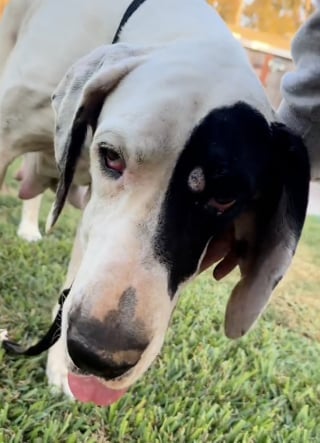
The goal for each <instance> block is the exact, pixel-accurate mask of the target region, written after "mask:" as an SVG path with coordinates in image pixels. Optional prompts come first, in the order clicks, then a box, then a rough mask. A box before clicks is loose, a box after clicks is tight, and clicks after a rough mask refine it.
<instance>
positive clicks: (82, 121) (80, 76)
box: [47, 44, 150, 229]
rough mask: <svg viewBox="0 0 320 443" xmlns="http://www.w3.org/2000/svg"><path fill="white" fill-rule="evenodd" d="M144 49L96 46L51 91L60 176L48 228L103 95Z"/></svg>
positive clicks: (57, 212) (60, 205)
mask: <svg viewBox="0 0 320 443" xmlns="http://www.w3.org/2000/svg"><path fill="white" fill-rule="evenodd" d="M149 50H150V48H149ZM145 52H148V51H147V50H146V49H144V48H141V47H139V48H138V49H137V48H134V47H131V46H128V45H125V44H116V45H107V46H102V47H100V48H97V49H96V50H94V51H93V52H91V53H90V54H89V55H87V56H85V57H83V58H82V59H80V60H79V61H78V62H77V63H75V64H74V65H73V66H72V67H71V68H70V70H69V71H68V72H67V74H66V75H65V77H64V78H63V80H62V81H61V82H60V84H59V85H58V87H57V89H56V91H55V92H54V94H53V96H52V105H53V109H54V111H55V115H56V126H55V137H54V141H55V143H54V144H55V156H56V161H57V164H58V168H59V171H60V178H59V183H58V187H57V193H56V201H55V204H54V207H53V210H52V213H51V217H50V218H49V220H48V224H47V229H50V228H51V227H52V226H53V225H54V223H55V222H56V221H57V219H58V217H59V215H60V213H61V211H62V208H63V206H64V204H65V201H66V198H67V195H68V192H69V189H70V186H71V184H72V181H73V177H74V174H75V171H76V167H77V163H78V161H79V159H80V157H81V155H82V151H83V147H84V144H85V142H86V139H87V133H88V128H89V127H91V129H92V134H94V132H95V129H96V125H97V120H98V117H99V114H100V112H101V108H102V106H103V103H104V100H105V98H106V96H107V95H108V93H109V92H110V91H111V90H112V89H113V88H114V87H115V86H116V85H117V84H118V83H119V82H120V81H121V79H122V78H123V77H124V76H125V75H127V74H128V73H129V72H130V71H131V70H133V69H134V68H135V67H136V66H137V65H138V64H140V63H142V62H143V61H144V60H145V57H144V54H145ZM88 174H89V165H88ZM89 180H90V179H89ZM87 184H89V183H87Z"/></svg>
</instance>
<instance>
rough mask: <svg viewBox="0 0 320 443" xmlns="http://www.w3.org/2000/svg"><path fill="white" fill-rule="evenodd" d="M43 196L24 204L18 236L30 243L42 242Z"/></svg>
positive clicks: (25, 201) (26, 201)
mask: <svg viewBox="0 0 320 443" xmlns="http://www.w3.org/2000/svg"><path fill="white" fill-rule="evenodd" d="M42 196H43V194H40V195H37V197H34V198H32V199H30V200H24V201H23V204H22V216H21V221H20V225H19V228H18V236H19V237H21V238H23V239H24V240H27V241H29V242H35V241H38V240H41V234H40V230H39V212H40V205H41V200H42Z"/></svg>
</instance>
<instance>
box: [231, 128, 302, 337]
mask: <svg viewBox="0 0 320 443" xmlns="http://www.w3.org/2000/svg"><path fill="white" fill-rule="evenodd" d="M271 130H272V141H273V143H274V145H273V147H272V149H273V150H274V155H275V159H276V161H275V163H276V165H275V171H274V176H273V177H272V180H271V182H272V185H271V186H270V189H269V190H267V193H266V195H264V196H262V197H261V199H260V200H258V201H259V203H257V205H258V206H257V208H256V209H255V210H253V211H252V212H251V213H250V212H248V213H246V214H243V215H242V216H241V217H240V218H239V219H238V221H236V223H235V232H236V238H237V240H238V242H239V244H240V245H241V248H240V249H241V254H242V257H241V258H240V271H241V279H240V281H239V283H238V284H237V285H236V287H235V288H234V289H233V292H232V294H231V297H230V299H229V302H228V305H227V310H226V316H225V332H226V335H227V336H228V337H230V338H238V337H241V336H242V335H244V334H245V333H246V332H247V331H248V329H249V328H250V327H251V326H252V325H253V324H254V322H255V321H256V320H257V318H258V317H259V316H260V314H261V313H262V311H263V309H264V307H265V306H266V304H267V302H268V300H269V298H270V296H271V293H272V291H273V290H274V288H275V287H276V286H277V284H278V283H279V281H280V280H281V279H282V277H283V275H284V273H285V272H286V270H287V269H288V267H289V265H290V263H291V260H292V258H293V255H294V253H295V250H296V246H297V243H298V240H299V238H300V234H301V231H302V228H303V224H304V220H305V215H306V209H307V204H308V193H309V180H310V167H309V160H308V155H307V151H306V149H305V147H304V145H303V143H302V141H301V140H300V138H299V137H298V136H296V135H294V134H293V133H291V132H290V131H289V130H288V129H287V128H286V127H285V126H284V125H282V124H278V123H273V124H272V125H271ZM241 254H240V255H241Z"/></svg>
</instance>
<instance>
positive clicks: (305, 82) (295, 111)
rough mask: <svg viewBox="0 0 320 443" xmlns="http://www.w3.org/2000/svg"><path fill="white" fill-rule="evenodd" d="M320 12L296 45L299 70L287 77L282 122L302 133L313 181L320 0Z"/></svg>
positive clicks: (318, 157)
mask: <svg viewBox="0 0 320 443" xmlns="http://www.w3.org/2000/svg"><path fill="white" fill-rule="evenodd" d="M317 3H318V8H319V9H318V11H316V12H315V13H314V14H313V15H312V16H311V17H310V18H309V19H308V21H307V22H306V23H305V24H304V25H303V26H302V28H301V29H300V30H299V32H298V33H297V35H296V36H295V38H294V40H293V42H292V57H293V61H294V64H295V70H294V71H293V72H288V73H287V74H285V75H284V77H283V80H282V85H281V92H282V96H283V101H282V103H281V105H280V107H279V110H278V114H279V116H280V119H281V120H282V121H283V122H284V123H286V124H287V125H288V126H289V127H290V128H292V129H293V130H294V131H295V132H297V133H299V134H300V135H301V136H302V137H303V140H304V142H305V144H306V146H307V148H308V151H309V155H310V161H311V169H312V178H313V179H316V178H317V179H320V0H319V1H318V2H317Z"/></svg>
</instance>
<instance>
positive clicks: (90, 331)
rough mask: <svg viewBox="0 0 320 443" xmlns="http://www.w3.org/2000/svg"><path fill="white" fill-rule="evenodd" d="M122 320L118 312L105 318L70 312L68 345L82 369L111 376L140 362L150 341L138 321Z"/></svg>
mask: <svg viewBox="0 0 320 443" xmlns="http://www.w3.org/2000/svg"><path fill="white" fill-rule="evenodd" d="M122 320H123V319H121V316H117V314H116V313H115V312H111V313H110V314H109V315H108V316H107V317H106V318H105V320H104V321H103V322H101V321H99V320H97V319H92V318H91V319H88V318H86V317H83V316H81V314H80V315H79V313H78V314H77V315H75V314H74V315H71V316H70V318H69V327H68V332H67V347H68V352H69V355H70V357H71V359H72V361H73V363H74V364H75V365H76V366H77V367H78V368H79V369H80V370H82V371H84V372H85V373H88V374H92V375H97V376H100V377H103V378H104V379H106V380H110V379H113V378H116V377H119V376H121V375H123V374H125V373H126V372H127V371H129V369H131V368H132V367H134V366H135V365H136V364H137V362H138V361H139V360H140V357H141V355H142V353H143V351H144V350H145V349H146V348H147V346H148V344H149V342H148V340H147V339H146V337H145V334H144V332H143V328H142V327H141V324H139V322H138V321H133V320H132V319H131V321H126V322H124V321H122Z"/></svg>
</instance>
